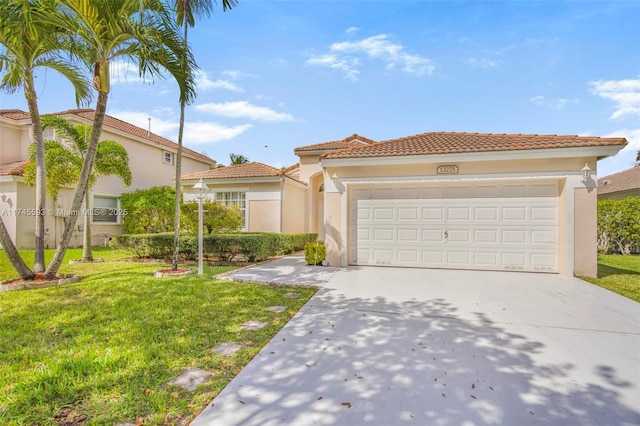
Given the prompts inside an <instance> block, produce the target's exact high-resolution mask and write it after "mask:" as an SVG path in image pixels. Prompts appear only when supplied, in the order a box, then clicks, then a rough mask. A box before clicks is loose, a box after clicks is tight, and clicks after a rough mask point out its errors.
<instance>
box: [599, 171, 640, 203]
mask: <svg viewBox="0 0 640 426" xmlns="http://www.w3.org/2000/svg"><path fill="white" fill-rule="evenodd" d="M627 197H637V198H640V166H635V167H632V168H630V169H627V170H623V171H621V172H618V173H613V174H611V175H609V176H605V177H602V178H600V179H598V198H602V199H611V200H623V199H625V198H627Z"/></svg>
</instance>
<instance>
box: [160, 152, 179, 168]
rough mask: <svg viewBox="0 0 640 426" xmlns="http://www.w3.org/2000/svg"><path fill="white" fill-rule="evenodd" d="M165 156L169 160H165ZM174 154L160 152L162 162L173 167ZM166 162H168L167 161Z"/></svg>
mask: <svg viewBox="0 0 640 426" xmlns="http://www.w3.org/2000/svg"><path fill="white" fill-rule="evenodd" d="M167 156H169V157H170V158H169V159H167ZM175 158H176V157H175V154H174V153H173V152H171V151H162V162H163V163H164V164H167V165H169V166H173V165H174V164H175ZM167 160H168V161H167Z"/></svg>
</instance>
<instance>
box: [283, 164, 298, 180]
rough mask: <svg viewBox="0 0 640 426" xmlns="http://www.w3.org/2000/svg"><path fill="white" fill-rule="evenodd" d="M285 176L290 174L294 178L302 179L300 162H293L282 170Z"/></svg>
mask: <svg viewBox="0 0 640 426" xmlns="http://www.w3.org/2000/svg"><path fill="white" fill-rule="evenodd" d="M282 172H283V173H284V174H285V176H289V177H290V178H292V179H295V180H300V163H296V164H292V165H290V166H289V167H287V168H285V169H284V170H283V171H282Z"/></svg>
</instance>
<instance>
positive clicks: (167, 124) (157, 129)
mask: <svg viewBox="0 0 640 426" xmlns="http://www.w3.org/2000/svg"><path fill="white" fill-rule="evenodd" d="M109 115H111V116H113V117H116V118H119V119H120V120H123V121H126V122H127V123H131V124H133V125H134V126H138V127H141V128H143V129H145V130H146V129H148V128H149V118H151V132H153V133H156V134H158V135H161V136H164V137H166V138H173V137H174V133H177V131H178V126H179V122H178V120H177V119H173V118H169V119H167V118H160V117H159V114H158V115H155V114H149V113H147V112H139V111H123V110H110V111H109Z"/></svg>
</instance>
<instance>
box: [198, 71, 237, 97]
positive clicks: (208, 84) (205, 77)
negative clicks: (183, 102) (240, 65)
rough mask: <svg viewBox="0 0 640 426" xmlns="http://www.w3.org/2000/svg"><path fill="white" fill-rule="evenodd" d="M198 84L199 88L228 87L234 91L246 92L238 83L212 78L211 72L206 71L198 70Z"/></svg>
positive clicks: (227, 88)
mask: <svg viewBox="0 0 640 426" xmlns="http://www.w3.org/2000/svg"><path fill="white" fill-rule="evenodd" d="M196 84H197V86H198V89H202V90H209V89H226V90H231V91H232V92H244V89H243V88H242V87H240V86H238V85H237V84H235V83H233V82H231V81H228V80H222V79H217V80H211V79H210V78H209V74H208V73H207V72H206V71H198V73H197V74H196Z"/></svg>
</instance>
